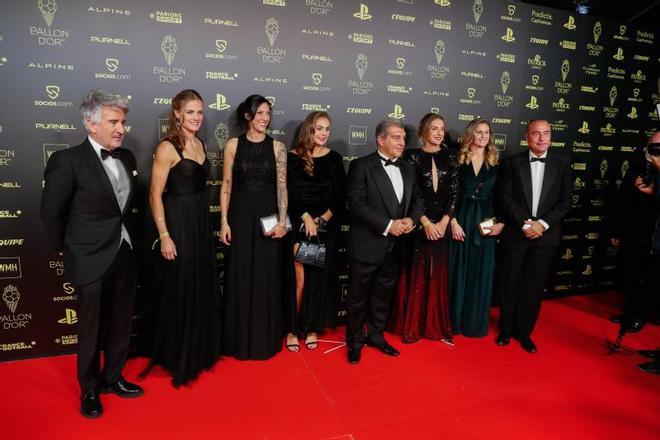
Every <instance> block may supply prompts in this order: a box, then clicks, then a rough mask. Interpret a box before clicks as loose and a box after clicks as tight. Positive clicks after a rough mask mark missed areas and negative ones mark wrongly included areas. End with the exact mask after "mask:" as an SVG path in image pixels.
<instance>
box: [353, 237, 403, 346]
mask: <svg viewBox="0 0 660 440" xmlns="http://www.w3.org/2000/svg"><path fill="white" fill-rule="evenodd" d="M395 249H396V247H395ZM398 275H399V253H398V252H397V251H396V250H392V251H390V252H388V253H387V254H386V256H385V259H384V260H383V261H382V262H381V263H378V264H371V263H364V262H361V261H357V260H354V259H351V261H350V265H349V276H350V281H349V290H348V297H347V298H346V311H347V322H346V343H347V344H348V345H349V346H351V347H356V348H359V347H361V346H362V345H363V344H364V342H365V340H366V338H367V337H368V338H369V341H371V342H373V343H375V344H381V343H383V342H384V341H385V339H384V338H383V330H384V329H385V322H386V321H387V316H388V314H389V310H390V303H391V302H392V295H393V294H394V288H395V286H396V282H397V279H398ZM365 324H366V327H367V331H366V334H365Z"/></svg>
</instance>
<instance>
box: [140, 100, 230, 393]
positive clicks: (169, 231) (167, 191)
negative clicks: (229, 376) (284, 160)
mask: <svg viewBox="0 0 660 440" xmlns="http://www.w3.org/2000/svg"><path fill="white" fill-rule="evenodd" d="M203 120H204V102H203V101H202V97H201V96H200V95H199V94H198V93H197V92H196V91H194V90H183V91H182V92H180V93H179V94H177V95H176V96H175V97H174V99H172V109H171V110H170V118H169V131H168V134H167V136H165V138H163V140H162V142H161V143H160V144H159V145H158V147H157V148H156V156H155V160H154V164H153V168H152V174H151V190H150V199H149V200H150V205H151V213H152V215H153V218H154V222H155V224H156V228H157V229H158V234H159V237H160V254H161V258H159V260H160V261H158V262H156V265H155V269H156V270H154V271H153V276H152V277H153V279H152V280H150V281H149V285H150V286H152V289H153V290H152V292H153V295H154V296H155V299H156V301H154V302H155V303H156V304H152V305H151V306H152V310H151V311H152V312H153V316H152V325H153V326H154V327H153V329H149V331H150V332H151V333H152V334H153V341H152V347H151V350H150V357H151V362H150V364H149V366H148V367H147V369H146V370H145V372H144V374H147V373H148V372H149V370H150V369H151V368H152V367H153V366H154V365H160V366H161V367H163V368H165V369H166V370H167V371H168V372H169V373H170V374H171V375H172V383H173V384H174V386H177V387H178V386H180V385H185V384H188V383H190V382H191V381H193V380H194V379H195V378H197V376H198V375H199V374H200V373H201V372H202V371H203V370H206V369H209V368H211V367H212V366H213V365H214V364H215V362H216V361H217V359H218V356H219V352H220V304H219V291H218V286H217V277H216V269H215V264H216V263H215V261H216V260H215V250H214V246H213V242H214V240H213V228H212V227H211V222H210V220H209V209H208V206H209V200H208V194H207V190H206V179H207V176H208V173H209V168H210V165H209V162H208V160H207V158H206V150H205V148H204V144H203V142H202V141H201V140H200V139H199V138H198V137H197V133H198V131H199V129H200V128H201V126H202V122H203Z"/></svg>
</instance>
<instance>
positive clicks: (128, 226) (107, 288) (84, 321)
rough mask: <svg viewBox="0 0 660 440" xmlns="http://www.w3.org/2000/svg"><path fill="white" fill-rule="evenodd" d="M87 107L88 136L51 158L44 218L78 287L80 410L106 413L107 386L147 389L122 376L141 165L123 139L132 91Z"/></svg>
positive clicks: (135, 392)
mask: <svg viewBox="0 0 660 440" xmlns="http://www.w3.org/2000/svg"><path fill="white" fill-rule="evenodd" d="M80 112H81V114H82V117H83V123H84V125H85V128H86V129H87V133H88V136H87V138H86V139H85V140H84V141H83V143H82V144H80V145H78V146H76V147H73V148H70V149H67V150H62V151H57V152H55V153H53V155H52V156H51V157H50V159H49V160H48V164H47V166H46V171H45V172H44V178H45V186H44V191H43V194H42V198H41V218H42V220H43V223H44V227H45V229H46V232H47V234H48V235H49V237H50V239H51V241H52V243H53V246H54V248H55V251H56V252H57V253H58V254H59V255H63V256H64V266H65V277H66V278H67V279H68V280H69V281H70V282H71V283H72V284H73V285H74V286H75V287H76V292H77V294H78V299H79V311H78V361H77V364H78V365H77V369H78V382H79V383H80V389H81V405H80V412H81V414H82V415H83V416H85V417H88V418H95V417H99V416H100V415H101V414H103V406H102V405H101V401H100V399H99V393H109V392H112V393H115V394H117V395H119V396H120V397H139V396H141V395H142V394H143V390H142V388H140V387H139V386H137V385H135V384H132V383H130V382H127V381H126V380H125V379H124V378H123V377H122V376H121V372H122V370H123V368H124V365H125V364H126V357H127V354H128V344H129V334H130V330H131V321H132V317H133V305H134V300H135V284H136V269H135V267H136V263H135V259H134V256H133V250H132V249H133V247H134V245H135V241H134V240H135V222H136V218H135V217H136V213H137V209H136V191H137V167H136V162H135V157H134V156H133V153H131V152H130V151H129V150H126V149H124V148H121V147H120V146H121V142H122V140H123V138H124V135H125V133H126V113H127V112H128V100H127V99H126V98H125V97H123V96H120V95H115V94H111V93H108V92H106V91H103V90H100V89H95V90H92V91H90V92H89V93H88V94H87V95H86V96H85V98H84V99H83V102H82V104H81V106H80ZM101 350H103V354H104V355H103V360H104V362H103V368H102V369H101V368H100V352H101Z"/></svg>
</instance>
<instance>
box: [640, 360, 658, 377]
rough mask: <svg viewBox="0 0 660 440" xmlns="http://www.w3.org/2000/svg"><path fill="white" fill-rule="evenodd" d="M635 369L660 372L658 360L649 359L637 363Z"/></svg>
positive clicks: (652, 372)
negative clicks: (649, 360)
mask: <svg viewBox="0 0 660 440" xmlns="http://www.w3.org/2000/svg"><path fill="white" fill-rule="evenodd" d="M637 369H638V370H640V371H643V372H645V373H651V374H660V361H651V362H646V363H643V364H639V365H637Z"/></svg>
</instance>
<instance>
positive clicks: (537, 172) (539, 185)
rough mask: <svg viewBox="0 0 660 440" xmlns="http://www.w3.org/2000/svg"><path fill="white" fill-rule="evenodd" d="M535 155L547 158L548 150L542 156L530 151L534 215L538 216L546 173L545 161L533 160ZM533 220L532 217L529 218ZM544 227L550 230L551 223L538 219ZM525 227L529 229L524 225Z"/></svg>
mask: <svg viewBox="0 0 660 440" xmlns="http://www.w3.org/2000/svg"><path fill="white" fill-rule="evenodd" d="M533 157H538V158H539V159H546V158H547V157H548V152H547V151H544V152H543V154H542V155H541V156H536V155H535V154H534V153H532V152H531V150H530V151H529V161H530V162H529V169H530V171H531V174H532V217H534V218H536V217H537V213H538V210H539V201H540V200H541V191H542V189H543V175H544V174H545V162H541V161H534V162H532V158H533ZM528 220H531V219H528ZM537 221H538V222H539V223H541V224H542V225H543V227H544V228H545V229H546V230H548V229H549V228H550V225H548V224H547V223H546V222H544V221H543V220H541V219H537ZM523 229H527V228H525V227H523Z"/></svg>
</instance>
